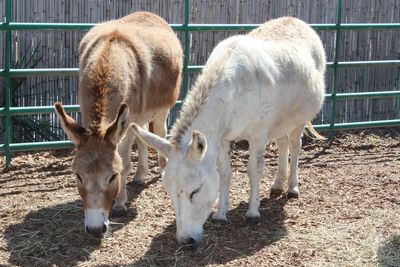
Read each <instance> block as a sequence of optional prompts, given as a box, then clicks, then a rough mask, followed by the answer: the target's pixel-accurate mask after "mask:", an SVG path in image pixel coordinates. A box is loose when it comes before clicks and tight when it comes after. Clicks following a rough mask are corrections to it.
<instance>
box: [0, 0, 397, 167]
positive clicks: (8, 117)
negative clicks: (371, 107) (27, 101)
mask: <svg viewBox="0 0 400 267" xmlns="http://www.w3.org/2000/svg"><path fill="white" fill-rule="evenodd" d="M12 4H13V3H12V0H6V2H5V21H4V22H3V23H2V24H0V31H4V32H5V50H6V51H5V58H4V60H5V65H4V66H5V69H0V77H5V81H6V82H5V85H6V87H5V107H0V116H4V124H5V125H4V126H5V143H4V144H0V153H3V154H4V155H5V157H6V166H9V164H10V162H11V155H12V152H16V151H27V150H39V149H56V148H67V147H72V143H71V142H70V141H52V142H34V143H13V140H12V117H13V116H20V115H27V114H40V113H52V112H54V109H53V107H52V106H42V107H13V106H12V103H11V95H12V92H11V90H12V89H11V88H12V78H14V77H27V76H40V75H41V76H52V75H53V76H73V75H77V74H78V69H77V68H55V69H54V68H53V69H13V68H12V58H11V55H12V43H11V34H12V31H17V30H88V29H90V28H91V27H93V26H94V25H96V24H93V23H20V22H13V18H12ZM184 12H185V16H184V23H183V24H172V25H171V26H172V28H173V29H174V30H175V31H182V32H184V54H185V58H184V76H183V85H182V86H183V95H186V93H187V91H188V89H189V74H190V73H194V72H198V71H200V70H201V69H202V67H203V66H189V53H190V45H189V41H190V38H189V37H190V36H189V33H190V32H194V31H232V30H235V31H238V30H243V31H248V30H252V29H254V28H256V27H258V26H259V25H258V24H190V23H189V22H190V21H189V13H190V0H185V10H184ZM341 18H342V0H338V13H337V21H336V24H311V27H313V28H314V29H315V30H324V31H335V32H336V37H335V38H336V41H335V55H334V61H333V62H328V64H327V65H328V67H329V68H333V88H332V93H331V94H327V95H326V99H327V100H329V101H332V111H331V123H330V124H322V125H314V127H315V128H316V129H317V130H329V131H330V138H333V137H334V130H339V129H352V128H367V127H383V126H395V125H400V119H395V120H382V121H367V122H354V123H335V119H336V118H335V116H336V100H339V99H355V98H356V99H367V98H385V97H400V91H382V92H358V93H341V94H339V93H336V87H337V79H338V69H339V68H342V67H376V66H392V67H396V66H399V67H400V60H383V61H352V62H339V48H340V45H341V44H340V35H341V32H342V31H345V30H370V29H382V30H384V29H400V23H374V24H354V23H352V24H342V23H341ZM177 104H178V105H179V104H180V102H178V103H177ZM65 110H66V111H67V112H78V111H79V106H78V105H68V106H65Z"/></svg>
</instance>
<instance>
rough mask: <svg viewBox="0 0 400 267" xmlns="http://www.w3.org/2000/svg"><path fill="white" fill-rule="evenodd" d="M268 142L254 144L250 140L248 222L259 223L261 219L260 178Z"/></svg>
mask: <svg viewBox="0 0 400 267" xmlns="http://www.w3.org/2000/svg"><path fill="white" fill-rule="evenodd" d="M265 144H266V142H254V141H250V140H249V145H250V148H249V150H250V151H249V152H250V155H249V162H248V164H247V175H248V176H249V179H250V199H249V209H248V210H247V212H246V217H247V221H248V222H250V223H257V222H258V221H259V219H260V212H259V211H258V207H259V206H260V177H261V176H262V172H263V169H264V151H265Z"/></svg>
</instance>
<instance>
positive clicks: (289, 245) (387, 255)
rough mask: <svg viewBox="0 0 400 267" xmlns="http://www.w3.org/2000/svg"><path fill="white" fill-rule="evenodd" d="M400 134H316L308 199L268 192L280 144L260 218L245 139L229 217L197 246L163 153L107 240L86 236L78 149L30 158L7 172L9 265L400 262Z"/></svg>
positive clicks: (0, 212)
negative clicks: (179, 225) (163, 177)
mask: <svg viewBox="0 0 400 267" xmlns="http://www.w3.org/2000/svg"><path fill="white" fill-rule="evenodd" d="M399 140H400V136H399V132H398V129H396V128H393V129H392V130H388V129H386V130H374V131H358V132H353V133H346V134H340V135H339V136H338V138H337V139H336V141H335V142H334V143H333V144H332V145H331V146H329V145H328V144H321V143H316V142H314V141H307V140H306V141H307V142H308V143H307V144H305V145H304V149H303V151H302V153H301V160H300V176H301V183H302V184H301V196H300V198H299V199H287V198H285V197H282V198H279V199H275V200H273V199H270V198H269V197H268V190H269V189H270V186H271V183H272V177H274V175H275V174H276V167H277V163H276V148H275V146H271V147H270V148H269V149H268V150H267V152H266V159H267V161H266V166H267V167H266V168H265V171H264V179H263V180H262V184H261V197H262V202H261V207H260V212H261V222H260V223H259V224H258V225H254V226H252V225H248V224H246V222H245V218H244V214H245V211H246V209H247V198H248V191H249V189H248V181H247V178H246V175H245V171H246V168H245V165H246V162H247V159H248V152H247V150H246V149H245V148H246V145H245V144H243V143H242V144H239V145H235V146H234V147H233V148H234V149H233V151H232V154H233V161H232V165H233V179H232V188H231V211H230V212H229V214H228V218H229V220H230V221H229V223H228V224H226V225H221V224H213V223H211V222H207V223H206V224H205V239H204V242H203V244H202V245H201V246H200V248H199V249H198V250H197V251H191V250H189V249H188V248H186V247H184V246H179V245H178V244H177V243H176V241H175V224H174V216H173V211H172V208H171V204H170V200H169V198H168V196H167V194H166V193H165V190H164V189H163V188H162V184H161V181H160V179H159V175H158V174H157V171H156V169H157V167H156V160H155V159H156V157H155V154H154V153H153V154H152V155H151V175H149V176H148V177H147V179H146V185H145V186H137V185H135V184H129V185H128V190H129V195H130V198H129V207H130V208H129V213H128V216H127V217H126V218H121V219H112V221H113V222H112V224H111V226H112V231H111V232H110V234H109V235H108V236H107V237H106V238H105V239H104V240H101V241H100V240H97V239H92V238H90V237H88V236H86V235H85V234H84V230H83V210H82V207H81V204H80V201H79V197H78V194H77V190H76V188H75V180H74V177H73V176H72V175H71V172H70V161H71V158H72V156H71V153H70V151H49V152H41V153H25V154H21V155H19V156H17V157H16V158H15V159H14V167H12V168H11V169H10V170H9V171H5V170H3V171H1V174H0V199H1V203H2V204H1V208H0V233H1V235H0V240H1V241H0V265H6V266H7V265H11V266H14V265H18V266H51V265H55V266H74V265H78V266H94V265H99V266H112V265H117V266H206V265H211V266H219V265H221V266H222V265H224V266H400V215H399V214H400V213H399V211H400V198H399V192H400V164H399V163H400V141H399ZM132 160H133V162H136V160H137V154H135V153H134V154H133V155H132ZM134 169H135V167H134V168H133V170H134Z"/></svg>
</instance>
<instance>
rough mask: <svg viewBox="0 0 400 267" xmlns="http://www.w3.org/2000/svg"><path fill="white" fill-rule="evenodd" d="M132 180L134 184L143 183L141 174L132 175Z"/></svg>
mask: <svg viewBox="0 0 400 267" xmlns="http://www.w3.org/2000/svg"><path fill="white" fill-rule="evenodd" d="M132 182H133V183H134V184H137V185H144V179H143V176H141V175H135V176H133V180H132Z"/></svg>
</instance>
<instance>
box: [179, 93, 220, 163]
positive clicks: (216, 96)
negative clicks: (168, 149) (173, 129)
mask: <svg viewBox="0 0 400 267" xmlns="http://www.w3.org/2000/svg"><path fill="white" fill-rule="evenodd" d="M222 91H224V90H221V88H212V89H211V90H210V95H209V97H208V98H207V100H206V102H205V103H204V104H203V106H202V107H201V110H200V111H199V113H198V114H197V116H196V117H195V118H194V119H193V121H191V123H190V124H189V125H188V127H187V129H186V131H185V132H184V133H183V135H182V137H181V143H182V144H188V143H189V142H190V140H191V138H192V132H193V131H194V130H196V131H199V132H201V133H203V134H204V135H205V137H206V139H207V147H208V148H207V153H206V158H208V159H210V160H216V156H217V155H218V150H219V144H220V141H221V137H222V134H223V131H224V129H225V125H226V123H225V122H226V115H227V114H226V111H227V106H226V105H225V104H224V103H223V101H224V100H223V98H222V95H223V94H222ZM220 95H221V96H220Z"/></svg>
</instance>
